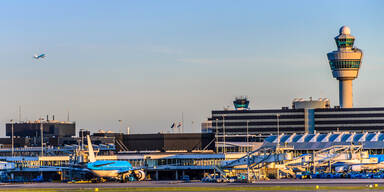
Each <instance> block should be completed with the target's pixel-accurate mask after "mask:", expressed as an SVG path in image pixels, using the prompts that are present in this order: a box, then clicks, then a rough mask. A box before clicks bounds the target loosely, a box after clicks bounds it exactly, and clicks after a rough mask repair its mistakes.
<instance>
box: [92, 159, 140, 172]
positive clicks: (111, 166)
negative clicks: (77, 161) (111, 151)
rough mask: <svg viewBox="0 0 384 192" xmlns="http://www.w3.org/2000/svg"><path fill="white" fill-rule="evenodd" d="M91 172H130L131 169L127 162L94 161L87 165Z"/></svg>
mask: <svg viewBox="0 0 384 192" xmlns="http://www.w3.org/2000/svg"><path fill="white" fill-rule="evenodd" d="M87 167H88V169H91V170H119V171H121V170H132V169H133V167H132V165H131V164H130V163H129V162H128V161H95V162H92V163H88V164H87Z"/></svg>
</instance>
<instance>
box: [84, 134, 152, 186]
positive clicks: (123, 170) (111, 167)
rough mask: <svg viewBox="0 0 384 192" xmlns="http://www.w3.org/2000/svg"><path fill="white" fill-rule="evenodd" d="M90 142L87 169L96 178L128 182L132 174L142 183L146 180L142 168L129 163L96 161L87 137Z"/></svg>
mask: <svg viewBox="0 0 384 192" xmlns="http://www.w3.org/2000/svg"><path fill="white" fill-rule="evenodd" d="M87 140H88V152H89V155H88V159H89V163H87V168H88V169H89V170H90V171H91V172H92V173H93V174H94V175H96V176H98V177H101V178H106V179H116V180H121V181H128V178H129V176H130V175H131V174H134V176H135V177H136V178H137V180H139V181H141V180H144V179H145V173H144V171H143V170H141V169H140V168H134V167H132V165H131V164H130V163H129V162H128V161H111V160H96V158H95V153H94V151H93V147H92V142H91V139H90V137H89V135H87Z"/></svg>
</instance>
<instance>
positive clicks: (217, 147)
mask: <svg viewBox="0 0 384 192" xmlns="http://www.w3.org/2000/svg"><path fill="white" fill-rule="evenodd" d="M218 121H219V119H217V118H216V134H215V136H216V153H218V152H219V138H218V137H219V135H218V130H219V128H218V127H217V122H218Z"/></svg>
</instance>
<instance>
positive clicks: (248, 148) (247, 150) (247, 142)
mask: <svg viewBox="0 0 384 192" xmlns="http://www.w3.org/2000/svg"><path fill="white" fill-rule="evenodd" d="M248 123H249V120H247V152H248V151H249V134H248V133H249V129H248Z"/></svg>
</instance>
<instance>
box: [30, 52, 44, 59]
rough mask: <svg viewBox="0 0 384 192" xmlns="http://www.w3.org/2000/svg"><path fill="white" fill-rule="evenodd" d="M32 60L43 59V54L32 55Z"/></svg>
mask: <svg viewBox="0 0 384 192" xmlns="http://www.w3.org/2000/svg"><path fill="white" fill-rule="evenodd" d="M33 58H35V59H43V58H45V54H44V53H43V54H40V55H34V56H33Z"/></svg>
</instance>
